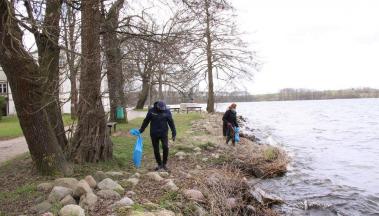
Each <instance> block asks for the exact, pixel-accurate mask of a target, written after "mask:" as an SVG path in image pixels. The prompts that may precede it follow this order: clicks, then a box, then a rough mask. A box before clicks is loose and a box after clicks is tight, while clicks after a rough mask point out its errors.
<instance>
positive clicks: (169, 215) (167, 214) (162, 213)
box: [153, 209, 175, 216]
mask: <svg viewBox="0 0 379 216" xmlns="http://www.w3.org/2000/svg"><path fill="white" fill-rule="evenodd" d="M153 213H154V215H155V216H175V213H174V212H172V211H169V210H166V209H162V210H158V211H155V212H153Z"/></svg>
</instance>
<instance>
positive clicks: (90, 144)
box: [70, 0, 113, 163]
mask: <svg viewBox="0 0 379 216" xmlns="http://www.w3.org/2000/svg"><path fill="white" fill-rule="evenodd" d="M99 6H100V0H93V1H82V5H81V8H82V18H81V20H82V40H81V41H82V64H81V71H80V88H79V90H80V97H79V111H78V125H77V129H76V131H75V134H74V138H73V141H72V144H71V145H70V157H71V159H72V160H73V161H74V162H77V163H82V162H98V161H104V160H108V159H111V158H112V146H113V144H112V141H111V140H110V137H109V135H108V133H107V130H106V117H105V112H104V107H103V104H102V100H101V93H100V86H101V64H100V21H101V14H100V8H99Z"/></svg>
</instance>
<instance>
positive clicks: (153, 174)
mask: <svg viewBox="0 0 379 216" xmlns="http://www.w3.org/2000/svg"><path fill="white" fill-rule="evenodd" d="M146 176H147V177H148V178H149V179H151V180H154V181H162V180H163V178H162V177H161V176H160V175H159V174H158V173H157V172H149V173H147V174H146Z"/></svg>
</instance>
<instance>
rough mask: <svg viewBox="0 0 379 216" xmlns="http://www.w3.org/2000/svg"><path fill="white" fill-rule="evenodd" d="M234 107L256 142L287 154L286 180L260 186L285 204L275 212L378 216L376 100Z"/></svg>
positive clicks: (221, 108)
mask: <svg viewBox="0 0 379 216" xmlns="http://www.w3.org/2000/svg"><path fill="white" fill-rule="evenodd" d="M226 107H227V105H226V104H218V107H217V109H218V110H219V111H224V109H225V108H226ZM237 109H238V112H239V114H241V115H243V116H245V117H247V118H248V119H249V122H250V124H249V127H251V128H254V129H256V130H255V131H254V132H255V133H256V136H258V138H260V139H261V140H263V142H266V143H270V144H274V145H281V146H283V147H284V148H285V149H286V150H287V151H288V152H289V154H290V155H291V156H292V161H293V162H292V164H291V165H290V169H289V172H288V173H287V174H286V176H284V177H281V178H277V179H272V180H269V181H264V183H263V184H262V185H260V186H261V187H263V188H264V189H265V190H267V191H271V192H273V193H274V194H277V195H279V196H281V197H282V198H284V199H285V200H286V204H285V205H282V206H277V207H276V209H277V210H278V211H280V212H283V213H285V214H287V215H320V216H321V215H379V168H378V166H377V163H378V162H379V99H351V100H320V101H286V102H253V103H239V104H238V107H237ZM304 200H307V205H308V206H309V208H308V210H306V211H305V210H304V205H303V202H304ZM319 204H320V205H322V206H323V207H315V208H312V206H316V205H319Z"/></svg>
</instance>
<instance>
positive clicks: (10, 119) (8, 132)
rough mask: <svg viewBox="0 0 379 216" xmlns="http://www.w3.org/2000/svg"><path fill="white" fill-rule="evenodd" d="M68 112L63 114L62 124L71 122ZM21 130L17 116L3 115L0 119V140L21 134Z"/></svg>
mask: <svg viewBox="0 0 379 216" xmlns="http://www.w3.org/2000/svg"><path fill="white" fill-rule="evenodd" d="M72 122H73V121H72V120H71V116H70V114H63V123H64V125H70V124H72ZM22 135H23V134H22V130H21V127H20V124H19V121H18V118H17V116H3V117H2V119H1V120H0V140H7V139H12V138H16V137H20V136H22Z"/></svg>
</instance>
